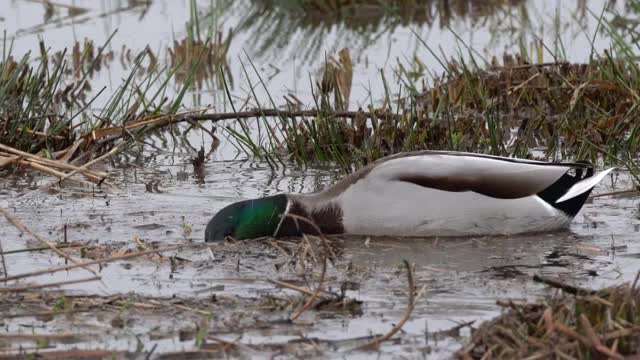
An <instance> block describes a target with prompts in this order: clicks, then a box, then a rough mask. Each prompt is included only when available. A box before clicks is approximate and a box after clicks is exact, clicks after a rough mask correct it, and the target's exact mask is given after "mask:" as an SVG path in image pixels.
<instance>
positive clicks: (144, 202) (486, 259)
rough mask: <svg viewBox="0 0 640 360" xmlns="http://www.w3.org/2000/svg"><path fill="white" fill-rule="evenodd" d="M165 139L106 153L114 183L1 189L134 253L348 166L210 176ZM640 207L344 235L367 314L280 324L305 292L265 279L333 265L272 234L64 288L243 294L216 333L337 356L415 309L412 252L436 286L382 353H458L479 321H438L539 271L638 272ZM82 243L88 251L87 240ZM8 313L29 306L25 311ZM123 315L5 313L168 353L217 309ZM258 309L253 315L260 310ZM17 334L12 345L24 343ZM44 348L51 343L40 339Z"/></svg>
mask: <svg viewBox="0 0 640 360" xmlns="http://www.w3.org/2000/svg"><path fill="white" fill-rule="evenodd" d="M172 148H173V147H172V146H168V149H172ZM168 149H167V150H165V151H163V152H160V151H157V150H153V151H152V150H144V151H142V153H136V152H135V151H130V152H128V153H126V154H124V155H122V156H120V157H118V159H117V160H115V161H114V162H113V163H112V164H111V165H105V170H109V171H110V172H111V175H112V177H113V178H114V179H116V181H114V183H115V184H116V187H117V188H116V189H114V190H109V191H106V190H95V191H87V190H84V191H83V192H79V191H77V190H74V189H73V188H68V189H67V190H65V191H63V192H56V193H53V194H46V193H42V192H29V190H28V188H33V187H35V186H37V185H41V184H43V183H45V182H47V181H50V180H51V179H46V178H35V179H32V181H31V182H30V183H28V184H27V183H26V180H24V178H22V180H19V181H18V185H23V186H24V187H26V189H25V188H21V187H20V186H16V183H15V182H11V181H8V180H3V181H2V182H0V194H2V195H0V196H1V200H0V202H1V203H2V205H3V207H5V208H7V209H9V210H10V211H11V212H12V213H13V214H14V215H15V216H16V217H17V218H19V219H21V220H22V221H23V222H24V223H25V224H26V225H27V226H28V227H29V228H31V229H32V230H33V231H34V232H36V233H38V234H41V235H42V236H44V237H45V238H46V239H48V240H50V241H56V242H62V241H63V240H64V228H65V225H66V229H67V235H66V236H67V241H69V242H82V243H86V244H87V246H86V247H87V249H88V250H87V251H86V253H85V256H88V257H101V256H105V255H106V254H107V253H106V252H104V253H103V252H100V251H101V250H100V249H112V250H116V251H122V249H137V248H138V247H139V246H140V243H142V244H143V246H147V247H150V246H167V245H173V244H191V243H198V242H201V241H202V238H203V232H204V227H205V225H206V223H207V221H208V220H209V218H210V217H211V216H212V215H213V214H214V213H215V212H216V211H217V210H219V209H220V208H222V207H223V206H225V205H226V204H229V203H231V202H234V201H238V200H241V199H246V198H250V197H256V196H264V195H269V194H274V193H279V192H311V191H317V190H319V189H322V188H323V187H324V186H327V185H329V184H331V183H333V182H335V181H336V179H337V177H338V176H337V171H336V170H333V169H313V168H307V169H295V168H293V167H292V168H290V169H287V170H285V171H280V172H277V173H273V172H272V171H271V169H270V168H269V166H267V165H266V164H262V163H256V162H247V161H240V160H238V161H232V160H217V159H216V158H215V156H214V155H212V157H211V159H210V160H208V161H207V162H206V164H205V171H204V178H203V179H198V178H196V177H195V176H194V172H193V167H192V166H191V165H190V164H189V159H190V157H189V151H188V149H181V148H180V147H178V148H177V149H178V150H176V151H171V150H168ZM140 158H142V159H152V160H149V161H148V162H147V163H148V164H151V165H149V166H146V167H144V168H140V167H139V166H138V165H137V164H136V161H138V160H139V159H140ZM149 182H153V183H156V182H157V183H158V186H157V187H155V188H157V190H154V187H153V186H152V187H151V191H152V192H148V191H147V186H146V184H148V183H149ZM625 186H628V182H627V181H626V177H625V174H623V173H621V174H616V175H614V176H613V177H611V178H608V179H607V180H606V181H605V182H604V183H603V184H602V185H601V186H600V187H599V188H598V189H597V190H598V192H602V191H609V190H611V189H619V188H625ZM25 194H26V195H25ZM639 214H640V211H639V210H638V199H635V198H625V197H618V198H614V197H600V198H594V199H593V200H592V201H590V202H589V203H588V204H587V205H586V206H585V208H584V209H583V211H582V212H581V213H580V214H579V215H578V217H577V218H576V220H575V221H574V222H573V224H572V225H571V228H570V229H569V230H568V231H566V232H562V233H556V234H545V235H533V236H518V237H505V238H473V239H467V238H465V239H394V238H373V239H365V238H359V237H348V238H344V239H343V240H344V242H343V244H344V248H343V252H342V255H340V256H339V257H338V259H337V261H336V263H335V265H334V266H330V267H329V271H328V277H327V279H328V282H327V284H328V286H329V287H330V288H332V289H340V287H341V286H342V285H343V284H345V283H348V284H356V285H354V286H351V287H349V289H351V290H346V293H345V294H346V295H347V296H348V297H350V298H352V299H356V300H359V301H362V313H355V314H354V313H340V312H338V313H335V312H331V311H309V312H307V313H305V314H304V315H303V316H302V318H301V319H300V321H298V322H297V323H296V324H295V325H286V324H282V320H283V319H286V318H287V317H288V316H290V315H291V313H292V312H293V311H295V310H296V308H295V307H294V308H291V309H288V308H285V309H281V310H278V311H273V310H269V311H265V310H260V309H261V306H262V305H261V304H262V303H261V302H262V301H264V299H265V298H267V297H268V296H276V297H283V296H285V297H286V296H293V295H296V294H295V292H290V291H288V290H283V289H282V288H279V287H277V286H275V285H273V284H271V283H269V282H267V281H266V280H269V279H272V280H274V279H280V280H286V281H297V282H298V283H300V284H304V283H305V282H304V280H303V279H305V278H307V279H308V278H309V277H310V276H311V277H313V276H314V274H315V277H317V276H318V273H319V271H320V270H319V269H320V266H319V265H316V266H315V268H314V269H311V270H309V271H306V272H301V270H300V269H299V268H297V267H294V266H286V265H284V266H283V264H284V263H285V261H286V258H285V257H283V256H282V255H281V254H280V253H279V252H278V251H277V250H275V249H274V248H272V247H269V246H266V245H265V244H259V243H251V242H247V243H239V244H233V245H214V246H212V247H211V248H210V249H211V250H209V249H207V248H200V249H185V250H182V251H179V252H177V253H176V252H173V253H171V254H173V255H177V256H178V257H179V258H180V261H178V263H177V264H176V263H174V264H173V265H172V264H171V263H170V262H169V261H167V260H166V259H165V260H158V259H149V258H140V259H132V260H127V261H120V262H116V263H113V264H108V265H105V266H103V267H102V268H101V271H100V275H101V276H102V281H100V282H91V283H82V284H75V285H68V286H65V287H64V290H66V291H67V294H71V295H74V294H75V295H98V296H100V297H107V296H111V295H115V294H130V295H129V296H138V297H142V298H143V299H146V300H143V301H150V300H148V299H161V298H162V299H166V298H169V299H170V298H177V299H186V300H190V301H196V300H198V299H200V300H198V301H206V299H209V298H211V296H213V295H214V294H215V295H217V296H223V297H224V296H233V297H237V299H243V300H239V303H238V304H237V305H235V306H234V307H233V308H228V309H227V308H225V309H226V310H220V312H219V313H217V314H216V317H215V320H211V322H210V323H209V324H208V325H207V326H208V329H209V330H208V334H209V336H217V337H219V338H223V339H227V340H229V341H231V340H237V339H240V340H239V341H241V342H242V343H243V344H248V345H252V346H254V345H257V344H263V345H264V346H267V345H268V346H267V347H266V348H260V350H256V349H255V348H246V349H244V350H242V351H240V354H242V355H246V356H250V355H251V356H269V355H273V354H275V353H277V352H278V351H281V349H275V348H274V347H275V346H285V345H286V346H291V344H295V343H296V342H297V341H299V340H300V339H301V338H315V339H316V340H317V342H318V343H319V344H320V345H318V346H321V348H322V354H324V355H328V354H333V355H348V356H354V357H360V356H361V357H367V356H369V355H370V354H368V353H367V352H358V351H356V352H353V351H351V349H352V348H354V347H355V343H354V342H353V341H355V340H351V339H357V338H360V337H366V336H370V335H372V334H381V333H384V332H386V331H388V330H389V329H390V328H391V327H392V326H393V324H395V323H396V322H397V321H398V319H400V318H401V317H402V315H403V313H404V311H405V306H406V301H407V300H406V299H407V298H406V288H407V281H406V273H405V271H404V268H403V266H402V261H403V260H405V259H406V260H408V261H410V262H411V263H413V264H415V274H416V285H417V286H418V287H419V288H421V287H422V286H424V287H425V294H424V296H423V297H422V298H420V300H419V302H418V305H417V307H416V309H415V310H414V313H413V316H412V317H411V320H410V321H409V322H407V324H406V325H405V326H404V328H403V332H402V334H401V335H399V336H398V340H396V341H393V342H389V343H386V344H384V345H383V346H382V347H381V349H380V351H381V352H382V354H383V355H391V354H394V355H397V354H405V355H407V356H410V357H421V356H423V355H424V356H426V355H427V354H430V355H429V356H430V357H435V358H448V357H449V356H450V354H451V352H452V351H454V350H455V349H456V348H457V347H458V346H459V345H460V344H461V343H463V342H464V338H465V336H466V335H468V329H463V330H462V332H461V337H455V338H453V337H446V336H441V335H434V334H438V331H442V330H447V329H449V328H452V327H454V326H455V325H456V324H458V323H461V322H468V321H474V320H475V321H476V322H479V321H482V320H485V319H489V318H491V317H494V316H495V315H497V314H499V312H500V309H499V307H498V306H497V305H496V300H498V299H513V300H527V299H529V300H530V299H535V298H536V297H538V296H540V295H542V294H544V293H545V292H546V291H547V290H545V289H544V288H543V287H542V286H540V285H539V284H536V283H534V282H533V281H532V280H531V277H532V275H533V274H541V275H548V276H554V277H559V278H561V279H563V280H565V281H569V282H572V283H577V284H582V285H585V286H593V287H599V286H607V285H613V284H619V283H621V282H623V281H629V280H632V279H633V277H634V276H635V273H636V272H637V271H638V269H639V268H640V245H639V243H638V241H637V239H638V232H639V230H640V217H639ZM0 224H2V225H1V226H0V239H2V245H3V246H4V249H5V250H15V249H22V248H25V247H28V246H30V245H35V244H36V243H35V242H34V240H33V239H32V238H30V237H29V236H27V235H25V234H20V233H19V231H17V230H16V229H15V228H14V227H13V226H10V225H9V224H8V223H7V222H6V221H5V220H4V219H2V220H0ZM187 229H188V230H189V231H187V232H185V230H187ZM136 239H137V240H136ZM105 251H106V250H105ZM93 252H95V253H93ZM72 253H73V254H75V255H76V256H80V252H77V251H75V252H72ZM110 254H117V252H116V253H114V252H111V253H110ZM6 258H7V268H8V271H9V273H10V274H17V273H24V272H29V271H33V270H36V269H45V268H50V267H53V266H56V265H61V264H64V260H61V259H59V258H58V257H56V256H52V255H51V254H48V253H21V254H13V255H8V256H7V257H6ZM86 276H87V274H86V273H83V272H82V271H81V270H74V271H70V272H60V273H55V274H47V275H42V276H39V277H32V278H28V279H26V280H23V281H21V282H19V284H31V283H48V282H54V281H63V280H70V279H78V278H84V277H86ZM16 284H18V283H16ZM310 288H312V285H310ZM5 310H6V308H5ZM8 311H9V312H11V313H13V314H15V313H19V312H20V311H19V309H17V308H10V309H9V310H8ZM113 314H114V313H113V312H106V313H105V314H102V313H101V312H100V311H96V312H93V313H89V314H78V315H74V316H67V317H64V316H57V317H56V318H55V319H54V320H52V321H51V320H50V319H49V320H47V321H43V320H41V319H37V318H29V317H26V318H25V317H20V318H17V319H5V320H0V321H2V326H3V329H4V331H6V332H8V333H22V332H25V329H26V330H27V332H32V331H33V332H35V333H43V332H74V333H78V332H79V333H90V334H92V337H91V338H89V339H82V340H75V341H72V342H71V343H70V344H64V343H52V344H49V346H52V347H53V348H54V349H64V348H76V347H80V348H106V349H111V350H123V351H124V350H126V351H135V350H136V349H138V350H140V346H141V345H140V341H141V343H142V344H143V345H142V349H144V351H147V352H148V351H150V349H151V348H152V347H154V346H155V347H156V349H155V350H154V351H155V353H156V354H162V353H167V352H175V351H183V350H192V349H194V348H195V341H194V339H193V336H191V337H188V338H186V339H185V338H182V340H181V338H180V337H179V336H178V335H177V334H178V333H180V332H184V331H187V330H185V329H191V332H193V331H194V330H193V327H194V324H198V323H199V322H200V321H202V319H203V318H206V317H205V316H203V315H198V314H187V315H185V314H180V315H176V316H173V315H172V316H171V317H170V319H167V318H166V317H163V316H162V315H159V314H157V313H155V314H147V315H145V314H137V313H135V312H133V311H132V315H131V318H132V319H133V320H131V323H128V325H126V326H124V327H123V328H120V327H114V326H111V325H109V324H110V322H111V321H112V318H113V316H114V315H113ZM247 314H250V319H251V321H247V318H246V316H247ZM243 319H244V320H243ZM256 319H257V320H256ZM257 323H261V324H264V323H267V324H270V325H269V326H257V325H256V324H257ZM230 324H235V325H233V326H232V325H230ZM238 324H245V326H240V325H238ZM32 327H33V328H32ZM138 339H141V340H140V341H138ZM18 344H19V342H17V343H13V344H12V347H13V348H15V347H16V346H18ZM22 344H23V345H28V344H29V342H25V343H22ZM322 344H325V345H322ZM327 344H329V345H327ZM32 345H33V344H32ZM248 345H247V346H248ZM46 350H51V349H43V350H42V351H46ZM141 351H142V350H141ZM296 351H298V352H301V353H305V354H307V353H308V352H305V351H308V350H300V349H297V350H296Z"/></svg>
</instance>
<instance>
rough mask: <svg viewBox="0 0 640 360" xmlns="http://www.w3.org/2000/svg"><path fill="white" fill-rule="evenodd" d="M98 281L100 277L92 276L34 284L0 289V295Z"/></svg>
mask: <svg viewBox="0 0 640 360" xmlns="http://www.w3.org/2000/svg"><path fill="white" fill-rule="evenodd" d="M100 279H102V278H101V277H100V276H92V277H89V278H84V279H75V280H65V281H58V282H52V283H48V284H36V285H25V286H17V287H8V288H0V293H8V292H22V291H28V290H35V289H43V288H48V287H58V286H63V285H71V284H79V283H83V282H89V281H98V280H100Z"/></svg>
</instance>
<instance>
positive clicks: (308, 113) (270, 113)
mask: <svg viewBox="0 0 640 360" xmlns="http://www.w3.org/2000/svg"><path fill="white" fill-rule="evenodd" d="M321 115H329V116H334V117H338V118H341V117H342V118H351V119H354V118H356V117H361V116H364V117H365V118H369V119H371V118H382V117H389V118H393V119H397V118H399V117H400V116H398V115H396V114H391V113H380V114H376V113H370V112H362V111H336V112H329V113H327V112H325V111H319V110H300V111H288V110H276V109H262V110H255V111H240V112H229V113H218V114H192V115H185V116H182V117H178V118H176V120H175V121H176V122H178V121H189V120H209V121H221V120H233V119H247V118H253V117H262V116H264V117H318V116H321Z"/></svg>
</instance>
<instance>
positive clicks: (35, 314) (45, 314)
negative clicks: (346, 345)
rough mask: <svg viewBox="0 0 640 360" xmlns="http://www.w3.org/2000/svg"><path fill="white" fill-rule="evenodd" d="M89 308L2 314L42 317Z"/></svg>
mask: <svg viewBox="0 0 640 360" xmlns="http://www.w3.org/2000/svg"><path fill="white" fill-rule="evenodd" d="M89 311H91V310H90V309H71V310H63V311H58V310H53V311H42V312H34V313H21V314H10V315H3V316H4V318H5V319H15V318H21V317H44V316H56V315H67V314H75V313H79V312H89Z"/></svg>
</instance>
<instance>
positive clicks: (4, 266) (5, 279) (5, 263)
mask: <svg viewBox="0 0 640 360" xmlns="http://www.w3.org/2000/svg"><path fill="white" fill-rule="evenodd" d="M0 256H1V257H2V271H3V272H4V282H5V283H6V282H7V277H8V276H9V273H8V272H7V260H5V258H4V250H3V249H2V240H0Z"/></svg>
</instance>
